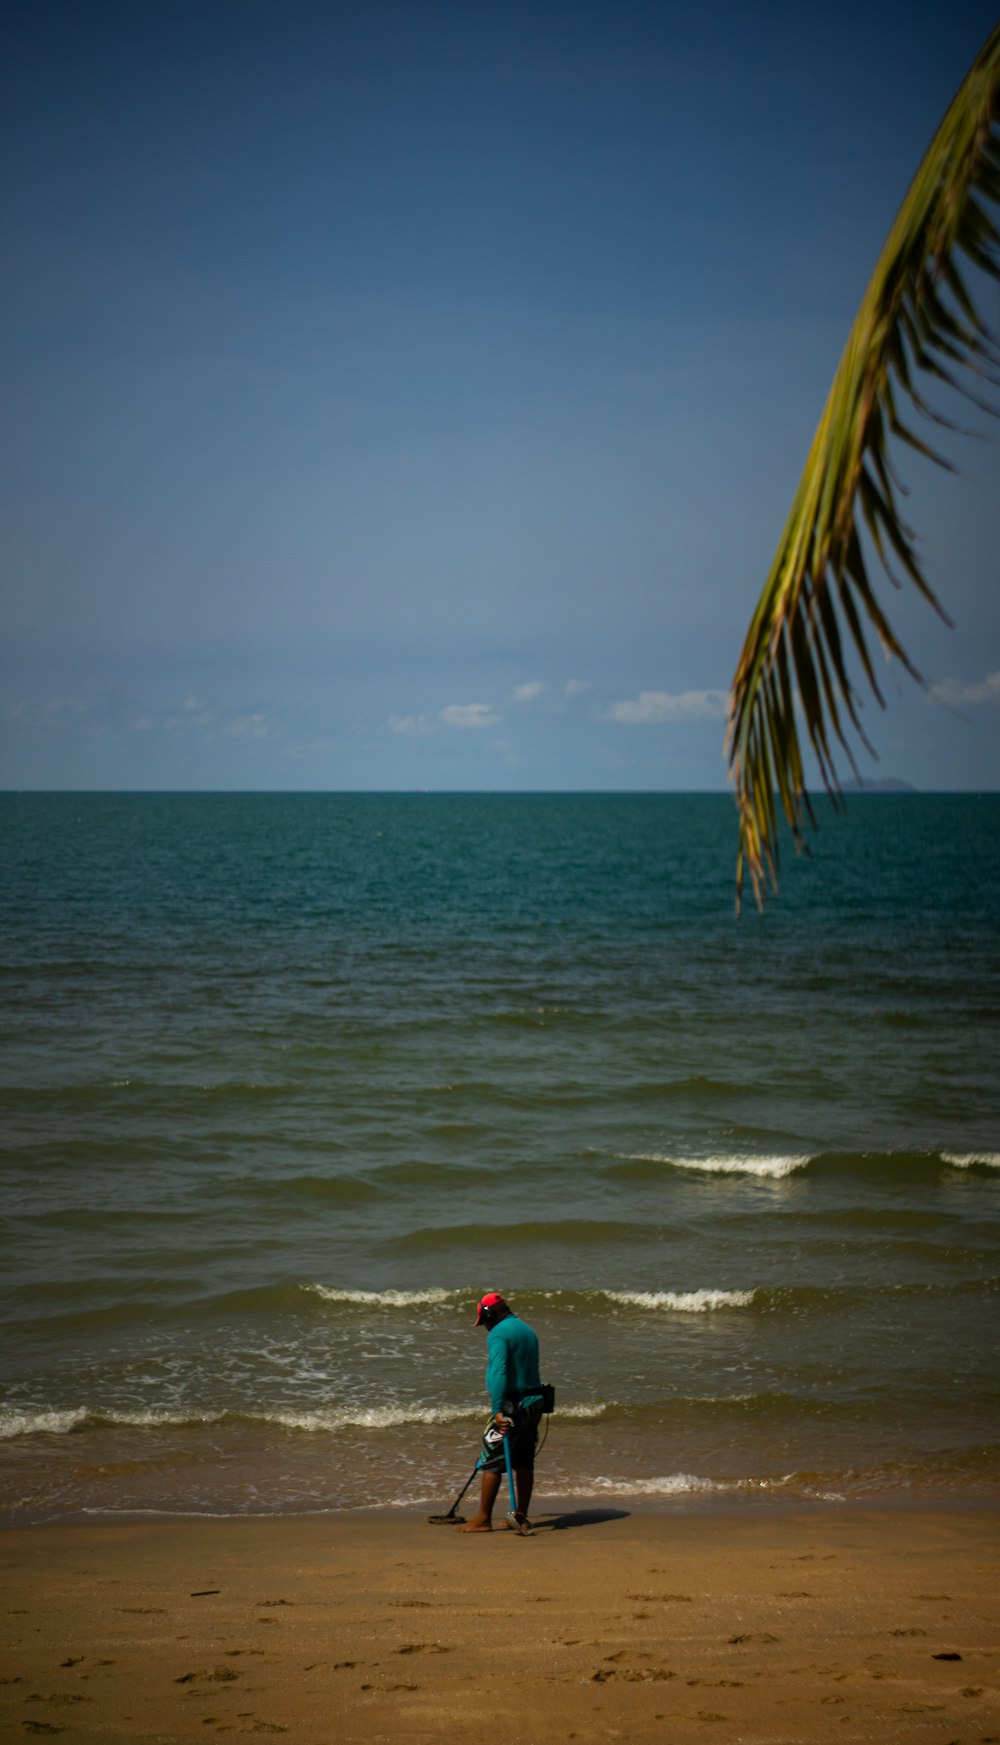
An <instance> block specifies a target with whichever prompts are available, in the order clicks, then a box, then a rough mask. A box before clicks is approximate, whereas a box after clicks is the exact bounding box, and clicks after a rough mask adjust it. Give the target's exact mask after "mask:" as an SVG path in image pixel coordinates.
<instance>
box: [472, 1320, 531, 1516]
mask: <svg viewBox="0 0 1000 1745" xmlns="http://www.w3.org/2000/svg"><path fill="white" fill-rule="evenodd" d="M476 1326H477V1327H485V1328H486V1390H487V1392H488V1394H489V1396H490V1421H489V1423H488V1424H487V1426H486V1430H485V1432H484V1434H483V1447H482V1453H481V1454H480V1457H479V1470H480V1472H481V1473H482V1475H483V1476H482V1486H481V1491H480V1501H479V1513H478V1515H476V1516H475V1517H474V1519H473V1520H471V1521H469V1522H468V1524H467V1525H466V1526H464V1527H460V1528H459V1532H460V1533H490V1532H492V1530H493V1505H494V1503H495V1502H496V1500H497V1492H498V1491H499V1489H500V1485H501V1483H502V1481H503V1477H504V1474H505V1473H506V1470H507V1459H506V1455H505V1454H504V1445H503V1444H504V1436H505V1435H506V1436H508V1437H509V1439H510V1457H511V1464H512V1466H513V1468H514V1486H515V1490H516V1493H517V1509H516V1511H515V1514H516V1518H517V1521H518V1524H519V1525H520V1526H522V1527H530V1522H529V1520H528V1505H529V1504H530V1502H531V1490H532V1485H533V1483H534V1477H535V1444H536V1443H537V1441H538V1420H539V1418H540V1417H541V1415H542V1383H541V1377H540V1374H539V1369H538V1339H537V1337H536V1335H535V1333H534V1331H533V1329H532V1328H531V1327H529V1326H528V1323H527V1321H522V1320H520V1319H519V1318H518V1316H517V1315H515V1314H514V1311H513V1309H511V1307H510V1306H509V1304H508V1303H505V1302H504V1299H503V1297H502V1296H501V1295H500V1293H499V1292H498V1291H487V1293H486V1295H485V1296H484V1297H481V1298H480V1300H479V1303H478V1305H477V1309H476Z"/></svg>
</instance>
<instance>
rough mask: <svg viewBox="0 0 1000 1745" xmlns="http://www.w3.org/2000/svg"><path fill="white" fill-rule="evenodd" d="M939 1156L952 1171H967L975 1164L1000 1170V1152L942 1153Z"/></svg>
mask: <svg viewBox="0 0 1000 1745" xmlns="http://www.w3.org/2000/svg"><path fill="white" fill-rule="evenodd" d="M941 1156H942V1157H943V1158H944V1161H945V1163H950V1164H951V1165H952V1167H953V1168H954V1169H969V1168H970V1167H971V1165H972V1164H976V1163H978V1164H984V1165H985V1166H986V1168H987V1169H1000V1151H942V1153H941Z"/></svg>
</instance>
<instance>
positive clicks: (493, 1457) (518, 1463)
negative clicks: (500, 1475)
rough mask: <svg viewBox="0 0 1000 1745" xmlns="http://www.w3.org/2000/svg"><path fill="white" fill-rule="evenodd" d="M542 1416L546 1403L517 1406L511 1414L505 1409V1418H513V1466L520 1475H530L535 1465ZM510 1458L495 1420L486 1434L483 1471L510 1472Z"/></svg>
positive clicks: (489, 1424)
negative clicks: (508, 1470) (508, 1464)
mask: <svg viewBox="0 0 1000 1745" xmlns="http://www.w3.org/2000/svg"><path fill="white" fill-rule="evenodd" d="M541 1415H542V1402H541V1400H536V1401H535V1402H534V1404H533V1405H530V1406H516V1407H514V1408H513V1409H512V1410H511V1411H507V1410H506V1409H505V1411H504V1416H505V1417H508V1418H513V1420H514V1428H513V1430H512V1431H511V1432H510V1463H511V1466H513V1467H514V1469H515V1471H518V1472H530V1471H532V1469H533V1468H534V1464H535V1446H536V1444H537V1442H538V1422H539V1419H540V1418H541ZM506 1470H507V1457H506V1455H505V1454H504V1451H503V1436H502V1434H501V1432H500V1430H499V1429H498V1428H497V1426H496V1425H495V1424H494V1422H493V1419H492V1418H491V1419H490V1421H489V1423H488V1424H487V1426H486V1429H485V1430H484V1432H483V1446H482V1450H481V1452H480V1456H479V1471H480V1472H506Z"/></svg>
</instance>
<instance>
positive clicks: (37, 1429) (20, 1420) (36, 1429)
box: [0, 1406, 90, 1441]
mask: <svg viewBox="0 0 1000 1745" xmlns="http://www.w3.org/2000/svg"><path fill="white" fill-rule="evenodd" d="M89 1415H90V1414H89V1413H88V1412H87V1410H86V1408H85V1407H84V1406H77V1407H75V1408H74V1409H72V1410H70V1411H66V1412H56V1411H51V1410H45V1409H44V1408H39V1409H38V1410H35V1411H32V1410H31V1409H30V1408H29V1409H28V1410H23V1411H17V1410H15V1409H13V1408H11V1409H8V1410H6V1411H3V1412H0V1441H9V1439H10V1438H11V1437H12V1436H38V1435H49V1436H66V1435H68V1434H69V1432H70V1430H75V1429H76V1427H77V1425H78V1424H82V1423H83V1422H84V1420H85V1419H86V1418H87V1417H89Z"/></svg>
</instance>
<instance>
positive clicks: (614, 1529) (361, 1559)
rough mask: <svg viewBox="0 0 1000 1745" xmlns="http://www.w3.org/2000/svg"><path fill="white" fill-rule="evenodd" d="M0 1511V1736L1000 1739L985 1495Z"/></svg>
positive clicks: (993, 1566) (460, 1740)
mask: <svg viewBox="0 0 1000 1745" xmlns="http://www.w3.org/2000/svg"><path fill="white" fill-rule="evenodd" d="M537 1521H538V1526H539V1530H538V1531H537V1532H536V1534H535V1536H534V1537H533V1538H531V1539H522V1538H519V1537H518V1536H516V1535H515V1534H512V1533H508V1532H496V1533H494V1534H492V1535H475V1536H470V1535H462V1534H459V1533H456V1532H455V1531H454V1530H453V1529H450V1528H446V1527H432V1526H428V1525H427V1524H426V1523H425V1520H424V1518H423V1516H419V1517H416V1516H413V1515H409V1514H408V1515H390V1514H378V1515H365V1516H349V1517H338V1516H322V1517H317V1518H311V1519H309V1518H301V1517H300V1518H291V1519H289V1518H284V1519H272V1520H239V1521H201V1520H192V1519H186V1520H180V1521H175V1522H164V1521H162V1520H158V1521H155V1522H149V1523H130V1524H115V1525H109V1524H102V1525H87V1526H54V1527H34V1528H26V1529H12V1530H9V1531H7V1532H5V1533H4V1534H3V1535H2V1537H0V1559H2V1564H3V1598H2V1600H0V1610H2V1612H3V1615H4V1624H5V1628H4V1631H3V1664H2V1667H0V1677H2V1682H0V1735H2V1737H4V1738H5V1739H15V1740H16V1739H29V1738H32V1737H49V1738H51V1737H56V1736H57V1735H59V1736H61V1737H62V1738H63V1739H64V1740H65V1741H66V1745H72V1741H74V1740H81V1741H83V1740H90V1741H94V1740H101V1741H109V1742H110V1741H132V1740H158V1741H172V1740H192V1739H201V1740H207V1739H212V1738H215V1737H216V1735H223V1734H224V1735H230V1734H231V1735H243V1734H253V1735H256V1736H261V1735H265V1734H267V1735H273V1736H275V1737H277V1736H278V1735H280V1734H284V1735H286V1736H287V1737H288V1739H289V1740H294V1741H295V1742H296V1745H341V1742H345V1745H350V1742H352V1741H361V1740H364V1741H381V1740H388V1741H397V1740H399V1741H402V1740H404V1739H405V1740H411V1741H412V1740H439V1739H440V1740H447V1741H449V1742H450V1745H466V1742H468V1745H472V1742H473V1741H475V1742H476V1745H480V1742H481V1741H482V1740H483V1739H484V1738H495V1739H497V1740H498V1741H503V1742H504V1745H507V1742H516V1741H521V1740H523V1741H532V1742H533V1741H536V1740H537V1741H539V1742H541V1741H547V1742H548V1741H559V1740H573V1741H577V1742H578V1745H587V1742H589V1741H596V1740H608V1739H623V1740H627V1741H646V1740H649V1741H653V1740H656V1741H658V1742H659V1745H686V1742H687V1741H695V1740H697V1741H700V1742H704V1745H714V1742H715V1741H726V1745H731V1742H733V1741H744V1742H747V1745H765V1742H766V1745H823V1742H825V1741H837V1742H838V1745H848V1742H850V1741H854V1740H866V1741H879V1742H881V1741H900V1740H904V1741H927V1742H928V1745H931V1742H932V1741H933V1742H934V1745H959V1742H960V1745H986V1742H987V1741H998V1742H1000V1691H998V1684H1000V1678H998V1654H1000V1630H998V1619H1000V1600H998V1593H1000V1581H998V1559H997V1544H998V1537H997V1528H998V1525H1000V1515H998V1514H997V1513H996V1512H993V1511H989V1510H977V1511H972V1510H969V1511H960V1510H956V1511H953V1512H945V1511H935V1512H930V1511H920V1510H908V1511H902V1510H898V1511H894V1510H883V1511H878V1512H876V1511H871V1512H866V1511H861V1510H857V1509H854V1508H846V1509H842V1510H836V1511H832V1510H831V1511H826V1512H815V1513H813V1512H802V1513H788V1514H778V1513H771V1512H766V1513H765V1512H761V1513H759V1514H758V1513H752V1512H746V1513H743V1514H732V1515H725V1514H702V1515H693V1514H692V1515H680V1514H670V1515H666V1514H655V1513H651V1512H650V1513H647V1512H636V1513H632V1514H624V1513H615V1512H613V1511H608V1510H583V1509H581V1510H579V1511H577V1510H574V1509H573V1507H572V1505H566V1508H565V1509H564V1510H563V1511H562V1512H559V1511H558V1510H556V1509H555V1508H553V1507H552V1505H551V1504H547V1505H546V1507H545V1509H540V1512H539V1514H538V1516H537Z"/></svg>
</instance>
